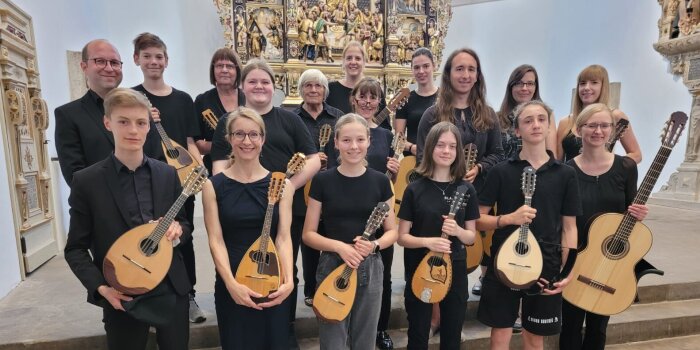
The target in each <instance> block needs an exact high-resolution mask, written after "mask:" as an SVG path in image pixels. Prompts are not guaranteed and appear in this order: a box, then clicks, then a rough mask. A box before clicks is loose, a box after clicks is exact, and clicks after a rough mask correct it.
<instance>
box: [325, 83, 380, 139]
mask: <svg viewBox="0 0 700 350" xmlns="http://www.w3.org/2000/svg"><path fill="white" fill-rule="evenodd" d="M351 93H352V88H349V87H347V86H345V85H343V84H341V83H340V82H339V81H332V82H330V83H328V97H327V98H326V103H328V104H329V105H331V106H333V107H335V108H337V109H339V110H341V111H343V114H347V113H352V104H350V94H351ZM385 107H386V101H385V100H384V92H382V95H381V96H380V97H379V106H378V108H377V113H379V112H381V111H382V110H384V108H385ZM379 126H381V127H382V128H384V129H388V130H391V123H390V122H389V118H386V119H385V120H384V121H383V122H382V123H381V124H379Z"/></svg>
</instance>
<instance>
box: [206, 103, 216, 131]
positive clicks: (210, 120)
mask: <svg viewBox="0 0 700 350" xmlns="http://www.w3.org/2000/svg"><path fill="white" fill-rule="evenodd" d="M202 119H204V122H205V123H207V126H209V127H210V128H211V129H212V130H216V124H218V123H219V118H217V117H216V115H215V114H214V112H212V111H211V109H209V108H207V109H205V110H203V111H202Z"/></svg>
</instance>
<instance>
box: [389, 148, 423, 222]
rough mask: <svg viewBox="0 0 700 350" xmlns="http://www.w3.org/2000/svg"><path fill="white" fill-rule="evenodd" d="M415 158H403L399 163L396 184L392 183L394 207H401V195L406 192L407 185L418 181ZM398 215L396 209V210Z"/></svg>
mask: <svg viewBox="0 0 700 350" xmlns="http://www.w3.org/2000/svg"><path fill="white" fill-rule="evenodd" d="M416 165H417V164H416V156H413V155H411V156H404V157H403V158H402V159H401V162H399V172H398V173H397V174H396V182H395V183H394V189H395V190H396V193H395V196H394V197H395V199H394V200H395V201H396V205H397V206H400V205H401V199H402V198H403V193H404V192H406V187H408V184H410V183H411V182H413V181H415V180H417V179H418V173H416V171H415V169H416ZM396 212H397V213H398V212H399V211H398V207H397V209H396Z"/></svg>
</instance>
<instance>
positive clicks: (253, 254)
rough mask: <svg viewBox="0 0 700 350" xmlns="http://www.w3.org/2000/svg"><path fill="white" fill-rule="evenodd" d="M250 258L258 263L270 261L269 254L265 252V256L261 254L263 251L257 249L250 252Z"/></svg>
mask: <svg viewBox="0 0 700 350" xmlns="http://www.w3.org/2000/svg"><path fill="white" fill-rule="evenodd" d="M250 258H251V259H253V261H255V262H256V263H258V264H260V263H263V264H269V263H270V255H269V254H265V256H263V253H262V252H261V251H259V250H256V251H253V252H250Z"/></svg>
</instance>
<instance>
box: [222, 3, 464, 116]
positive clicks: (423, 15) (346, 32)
mask: <svg viewBox="0 0 700 350" xmlns="http://www.w3.org/2000/svg"><path fill="white" fill-rule="evenodd" d="M214 3H215V5H216V6H217V9H218V13H219V17H220V19H221V24H222V26H223V28H224V38H225V39H226V42H227V45H228V46H229V47H232V48H234V49H235V50H236V52H237V53H238V55H239V56H240V57H241V59H242V60H243V61H247V60H248V59H249V58H252V57H262V58H264V59H265V60H266V61H268V62H269V63H270V65H271V66H272V67H273V69H274V71H275V85H276V87H277V88H278V89H280V90H282V91H284V93H285V95H286V99H285V101H284V104H286V105H291V104H298V103H299V102H301V97H300V96H299V91H297V83H298V79H299V76H300V75H301V73H302V72H303V71H304V70H306V69H308V68H317V69H320V70H321V71H322V72H324V73H325V74H326V76H327V77H328V78H329V80H336V79H340V78H341V77H342V75H343V73H342V71H341V65H340V64H341V56H342V51H343V47H344V46H345V44H346V43H347V42H349V41H351V40H356V41H359V42H361V43H362V45H363V46H364V48H365V50H366V51H367V55H368V64H367V65H366V67H365V75H367V76H371V77H375V78H377V79H379V80H380V81H381V82H383V86H384V87H385V89H386V91H385V93H386V96H387V97H388V98H391V96H393V94H394V92H396V91H397V90H398V89H400V88H402V87H404V86H406V85H408V84H409V83H410V81H411V79H412V75H411V68H410V61H411V55H412V54H413V51H414V50H415V49H417V48H419V47H422V46H424V47H428V48H429V49H430V50H431V51H432V52H433V55H434V56H435V60H436V62H435V64H436V67H439V66H440V61H441V59H442V50H443V48H444V44H443V41H444V38H445V34H446V33H447V27H448V24H449V22H450V19H451V17H452V7H451V6H450V3H451V0H252V1H250V0H249V1H245V0H214Z"/></svg>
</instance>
